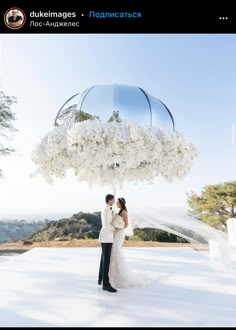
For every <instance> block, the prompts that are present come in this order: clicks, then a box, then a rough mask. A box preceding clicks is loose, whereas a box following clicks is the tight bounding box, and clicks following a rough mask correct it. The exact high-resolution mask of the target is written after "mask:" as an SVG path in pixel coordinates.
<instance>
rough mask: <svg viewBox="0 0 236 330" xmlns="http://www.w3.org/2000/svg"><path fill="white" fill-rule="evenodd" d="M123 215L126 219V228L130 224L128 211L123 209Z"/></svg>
mask: <svg viewBox="0 0 236 330" xmlns="http://www.w3.org/2000/svg"><path fill="white" fill-rule="evenodd" d="M122 216H123V219H124V222H125V226H124V229H125V228H127V227H128V225H129V220H128V213H127V212H126V211H123V212H122Z"/></svg>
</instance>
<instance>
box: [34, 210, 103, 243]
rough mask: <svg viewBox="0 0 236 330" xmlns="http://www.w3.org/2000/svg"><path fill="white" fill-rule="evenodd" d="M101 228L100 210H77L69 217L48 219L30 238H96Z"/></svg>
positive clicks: (40, 240) (41, 239) (46, 239)
mask: <svg viewBox="0 0 236 330" xmlns="http://www.w3.org/2000/svg"><path fill="white" fill-rule="evenodd" d="M100 229H101V212H95V213H84V212H79V213H77V214H74V215H73V216H72V217H70V218H64V219H60V220H55V221H50V222H49V223H48V224H46V225H45V226H44V227H43V228H42V229H41V230H39V231H38V232H36V233H34V234H33V235H32V236H31V237H30V239H31V240H32V241H33V242H43V241H51V240H73V239H97V238H98V235H99V231H100Z"/></svg>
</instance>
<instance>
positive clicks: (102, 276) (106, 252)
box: [98, 243, 112, 286]
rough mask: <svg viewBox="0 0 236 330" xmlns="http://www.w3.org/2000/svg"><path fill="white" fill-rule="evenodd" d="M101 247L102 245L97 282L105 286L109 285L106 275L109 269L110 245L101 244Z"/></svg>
mask: <svg viewBox="0 0 236 330" xmlns="http://www.w3.org/2000/svg"><path fill="white" fill-rule="evenodd" d="M101 245H102V255H101V261H100V268H99V277H98V280H99V281H102V284H103V285H104V286H107V285H110V282H109V275H108V273H109V267H110V259H111V248H112V243H101Z"/></svg>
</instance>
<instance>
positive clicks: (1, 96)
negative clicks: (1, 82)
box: [0, 91, 16, 177]
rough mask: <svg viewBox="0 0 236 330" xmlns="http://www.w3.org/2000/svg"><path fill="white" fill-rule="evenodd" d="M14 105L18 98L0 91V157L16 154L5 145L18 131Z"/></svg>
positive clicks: (0, 175)
mask: <svg viewBox="0 0 236 330" xmlns="http://www.w3.org/2000/svg"><path fill="white" fill-rule="evenodd" d="M13 103H16V98H15V97H12V96H7V95H5V93H4V92H1V91H0V156H6V155H9V154H11V153H12V152H14V151H15V150H14V149H13V148H10V147H7V146H5V145H4V144H3V141H4V140H9V139H10V138H11V137H12V133H13V132H14V131H16V129H15V128H14V126H13V125H12V121H14V120H15V119H16V118H15V114H14V113H13V112H12V110H11V106H12V104H13ZM0 177H2V171H1V169H0Z"/></svg>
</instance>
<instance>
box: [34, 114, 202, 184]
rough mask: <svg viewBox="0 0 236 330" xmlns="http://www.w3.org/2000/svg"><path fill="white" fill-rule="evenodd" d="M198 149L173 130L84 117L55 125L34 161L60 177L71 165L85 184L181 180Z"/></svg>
mask: <svg viewBox="0 0 236 330" xmlns="http://www.w3.org/2000/svg"><path fill="white" fill-rule="evenodd" d="M196 156H197V150H196V147H195V146H194V145H193V144H191V143H189V142H188V141H187V140H186V139H185V137H184V136H183V135H182V134H180V133H177V132H171V131H168V130H166V129H161V128H157V127H151V128H149V127H146V126H142V125H137V124H134V123H129V122H121V123H117V122H109V123H102V122H101V121H100V120H98V119H95V120H86V121H82V122H78V123H75V124H74V125H73V126H72V127H71V128H68V129H66V128H65V127H63V126H61V127H57V128H55V129H53V130H52V131H51V132H49V133H48V134H47V135H46V136H45V137H44V138H43V139H42V141H41V143H40V144H39V145H38V146H36V148H35V149H34V151H33V153H32V160H33V162H34V163H35V164H36V165H37V166H38V172H40V173H42V174H43V175H44V176H45V177H48V178H52V177H60V178H63V177H64V176H65V174H66V172H67V170H68V169H69V168H72V169H74V171H75V175H76V176H77V177H78V178H79V180H80V181H86V182H87V183H88V184H90V185H93V184H99V185H114V184H118V185H122V184H123V183H124V182H140V181H149V182H152V181H153V179H154V178H155V177H157V176H159V175H161V176H162V177H164V178H165V179H166V180H168V181H173V180H174V179H182V178H184V177H185V176H186V175H187V174H188V173H189V171H190V169H191V167H192V164H193V161H194V159H195V158H196Z"/></svg>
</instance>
